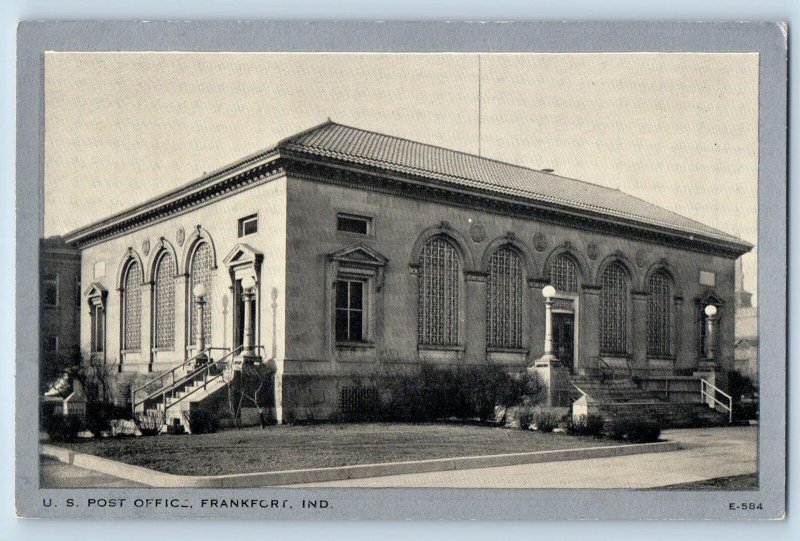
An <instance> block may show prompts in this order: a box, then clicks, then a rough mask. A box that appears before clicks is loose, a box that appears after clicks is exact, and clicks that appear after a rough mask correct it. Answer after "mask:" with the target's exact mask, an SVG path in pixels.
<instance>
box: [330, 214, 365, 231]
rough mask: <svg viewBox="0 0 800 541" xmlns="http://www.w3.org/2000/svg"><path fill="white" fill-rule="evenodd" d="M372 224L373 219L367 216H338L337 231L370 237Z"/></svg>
mask: <svg viewBox="0 0 800 541" xmlns="http://www.w3.org/2000/svg"><path fill="white" fill-rule="evenodd" d="M371 223H372V219H371V218H367V217H365V216H355V215H353V214H337V215H336V230H337V231H343V232H345V233H355V234H357V235H369V234H370V224H371Z"/></svg>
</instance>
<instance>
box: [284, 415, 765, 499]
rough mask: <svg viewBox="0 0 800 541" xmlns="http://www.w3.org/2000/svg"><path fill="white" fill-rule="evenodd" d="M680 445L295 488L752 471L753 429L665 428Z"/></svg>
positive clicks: (647, 482)
mask: <svg viewBox="0 0 800 541" xmlns="http://www.w3.org/2000/svg"><path fill="white" fill-rule="evenodd" d="M662 437H663V438H665V439H669V440H678V441H680V442H681V446H682V447H683V448H682V449H681V450H680V451H673V452H670V453H651V454H643V455H632V456H625V457H612V458H593V459H587V460H574V461H568V462H548V463H543V464H524V465H520V466H504V467H499V468H485V469H476V470H459V471H446V472H433V473H415V474H408V475H394V476H390V477H372V478H369V479H352V480H346V481H331V482H328V483H316V484H313V485H311V484H309V485H294V486H318V487H321V486H325V487H459V488H638V489H642V488H654V487H662V486H666V485H672V484H677V483H687V482H692V481H701V480H703V479H713V478H715V477H727V476H730V475H741V474H747V473H754V472H756V471H757V470H758V465H757V451H756V449H757V427H752V426H744V427H717V428H692V429H677V430H666V431H664V433H663V436H662Z"/></svg>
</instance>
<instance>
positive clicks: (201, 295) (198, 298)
mask: <svg viewBox="0 0 800 541" xmlns="http://www.w3.org/2000/svg"><path fill="white" fill-rule="evenodd" d="M206 293H207V292H206V286H205V284H202V283H199V284H196V285H195V286H194V288H193V289H192V294H193V295H194V298H195V302H196V303H197V312H198V315H197V351H198V355H197V363H196V364H197V365H202V364H205V363H206V362H207V361H208V356H207V355H206V353H205V350H206V334H205V329H204V327H203V315H204V312H205V306H206Z"/></svg>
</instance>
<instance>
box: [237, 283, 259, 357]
mask: <svg viewBox="0 0 800 541" xmlns="http://www.w3.org/2000/svg"><path fill="white" fill-rule="evenodd" d="M243 292H244V289H243V288H242V280H241V279H238V278H237V279H235V280H234V282H233V348H234V350H235V349H236V348H238V347H239V346H241V345H242V344H244V312H245V310H244V295H243V294H242V293H243ZM251 298H252V300H251V301H250V302H251V303H252V304H251V305H250V322H249V323H250V328H251V329H252V330H253V340H254V341H255V340H258V336H257V330H258V329H257V327H256V310H257V307H256V304H257V303H256V302H254V301H255V300H256V299H255V298H253V297H251ZM256 343H257V342H256Z"/></svg>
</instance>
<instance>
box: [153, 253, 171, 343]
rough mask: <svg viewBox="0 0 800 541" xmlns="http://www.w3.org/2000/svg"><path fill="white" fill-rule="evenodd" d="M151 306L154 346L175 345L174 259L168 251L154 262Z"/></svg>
mask: <svg viewBox="0 0 800 541" xmlns="http://www.w3.org/2000/svg"><path fill="white" fill-rule="evenodd" d="M154 294H155V300H154V302H153V307H154V310H155V314H154V325H155V333H154V334H155V347H157V348H174V347H175V261H174V259H173V257H172V254H171V253H169V252H168V251H166V250H165V251H163V252H161V256H160V257H159V259H158V262H157V263H156V272H155V286H154Z"/></svg>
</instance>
